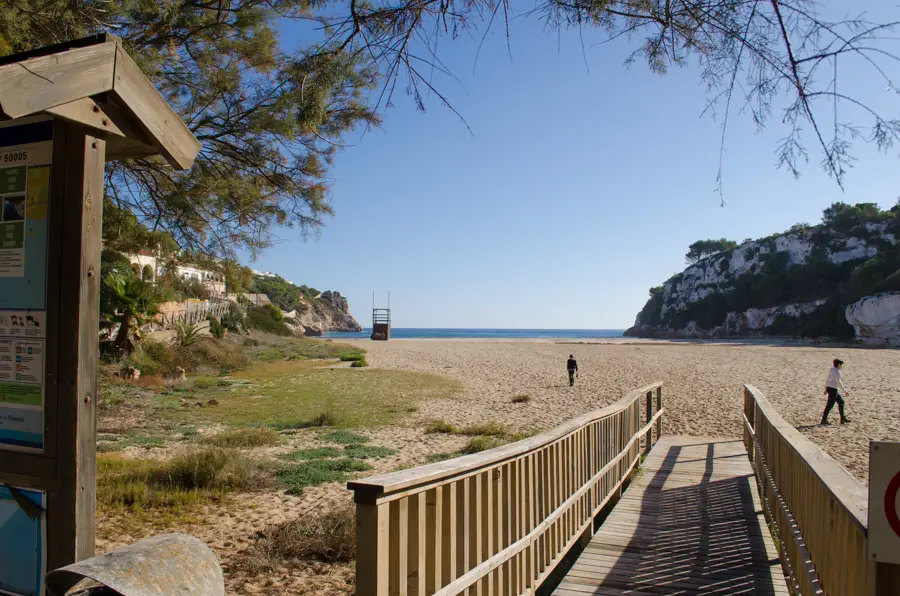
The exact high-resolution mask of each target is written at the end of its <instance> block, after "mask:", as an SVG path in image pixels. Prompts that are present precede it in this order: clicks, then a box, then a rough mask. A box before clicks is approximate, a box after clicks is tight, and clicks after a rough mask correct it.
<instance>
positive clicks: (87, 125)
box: [0, 35, 200, 595]
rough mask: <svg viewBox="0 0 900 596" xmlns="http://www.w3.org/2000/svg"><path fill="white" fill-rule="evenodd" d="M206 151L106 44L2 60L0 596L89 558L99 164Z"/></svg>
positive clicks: (35, 589)
mask: <svg viewBox="0 0 900 596" xmlns="http://www.w3.org/2000/svg"><path fill="white" fill-rule="evenodd" d="M199 150H200V143H199V142H198V141H197V139H196V138H194V136H193V134H192V133H191V131H190V130H189V129H188V128H187V127H186V126H185V125H184V123H183V122H182V121H181V119H180V117H179V116H178V114H176V113H175V111H174V110H173V109H172V107H171V106H169V104H168V103H167V102H166V100H165V99H163V97H162V96H161V95H160V94H159V93H158V92H157V90H156V89H155V88H154V87H153V85H152V84H151V83H150V81H149V80H147V78H146V77H145V76H144V75H143V73H141V71H140V69H139V68H138V67H137V66H136V65H135V63H134V62H133V61H132V59H131V58H130V57H129V56H128V54H127V53H126V52H125V51H124V50H123V49H122V46H121V44H120V42H119V41H118V40H117V39H116V38H114V37H112V36H107V35H100V36H94V37H90V38H86V39H81V40H76V41H73V42H70V43H67V44H62V45H58V46H51V47H46V48H41V49H39V50H35V51H31V52H24V53H21V54H16V55H13V56H7V57H4V58H0V593H10V594H38V595H39V594H43V593H44V585H43V581H44V580H43V577H44V574H45V573H46V572H47V571H49V570H52V569H56V568H59V567H62V566H64V565H68V564H70V563H73V562H75V561H78V560H81V559H84V558H86V557H90V556H91V555H93V554H94V517H95V489H96V481H95V470H96V404H97V364H98V358H99V344H98V317H99V293H100V282H101V280H100V241H101V227H102V221H101V216H102V212H103V173H104V164H105V163H106V160H119V159H128V158H134V157H147V156H153V155H159V156H162V157H163V158H164V159H165V160H166V161H167V162H168V163H169V164H170V165H171V166H173V167H175V168H178V169H187V168H189V167H190V166H191V164H192V163H193V161H194V158H195V157H196V156H197V153H198V152H199Z"/></svg>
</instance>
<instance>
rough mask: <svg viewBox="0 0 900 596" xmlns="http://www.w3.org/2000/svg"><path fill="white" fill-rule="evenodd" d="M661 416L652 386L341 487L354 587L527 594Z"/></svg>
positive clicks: (586, 524)
mask: <svg viewBox="0 0 900 596" xmlns="http://www.w3.org/2000/svg"><path fill="white" fill-rule="evenodd" d="M654 403H655V407H654ZM642 404H645V405H644V407H643V408H642V407H641V406H642ZM642 409H643V415H642ZM662 413H663V409H662V383H655V384H653V385H648V386H647V387H643V388H641V389H638V390H636V391H633V392H631V393H629V394H628V395H627V396H626V397H624V398H623V399H621V400H619V401H618V402H616V403H614V404H612V405H610V406H607V407H605V408H602V409H600V410H597V411H595V412H591V413H590V414H585V415H583V416H580V417H578V418H575V419H573V420H570V421H569V422H567V423H565V424H563V425H561V426H559V427H557V428H555V429H553V430H550V431H547V432H544V433H542V434H540V435H536V436H534V437H531V438H528V439H525V440H523V441H519V442H517V443H513V444H510V445H505V446H503V447H499V448H497V449H492V450H490V451H485V452H483V453H478V454H474V455H469V456H465V457H461V458H458V459H453V460H450V461H446V462H440V463H436V464H432V465H428V466H423V467H419V468H414V469H411V470H403V471H400V472H395V473H392V474H386V475H383V476H376V477H372V478H368V479H364V480H359V481H355V482H351V483H349V485H348V488H350V489H351V490H353V491H354V492H355V501H356V504H357V505H356V521H357V560H356V592H357V594H358V595H359V596H370V595H378V596H385V595H396V594H404V595H405V594H409V595H422V596H424V595H430V594H440V595H450V594H458V593H463V592H467V591H468V593H470V594H480V595H484V596H487V595H493V596H502V595H518V594H528V593H533V591H534V589H535V588H536V587H537V586H539V585H540V583H541V582H542V581H543V580H544V579H546V578H547V576H548V575H549V574H550V573H551V572H552V571H553V569H554V568H555V567H556V565H557V564H558V563H559V562H560V560H561V559H562V558H563V556H564V555H565V554H566V552H568V550H569V549H570V548H571V547H572V546H573V545H575V543H576V542H578V541H586V540H588V539H589V538H590V536H591V534H592V533H593V523H594V517H595V516H596V514H597V513H599V511H600V510H601V509H602V508H603V507H604V506H605V505H606V504H607V503H610V502H611V501H613V500H614V499H615V498H617V497H618V496H619V495H621V490H622V485H623V483H624V481H625V480H626V478H628V477H629V475H630V474H631V473H632V471H633V470H634V469H635V467H636V466H637V465H638V464H639V462H640V459H641V453H642V451H643V452H646V451H649V449H650V447H651V446H652V445H653V443H654V441H655V439H658V438H659V436H660V434H661V433H662ZM654 428H655V430H656V432H655V433H654ZM654 434H655V437H654Z"/></svg>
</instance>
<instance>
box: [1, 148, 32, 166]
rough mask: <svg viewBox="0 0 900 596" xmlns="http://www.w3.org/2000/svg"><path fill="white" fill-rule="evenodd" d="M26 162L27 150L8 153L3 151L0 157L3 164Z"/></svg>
mask: <svg viewBox="0 0 900 596" xmlns="http://www.w3.org/2000/svg"><path fill="white" fill-rule="evenodd" d="M27 162H28V152H27V151H10V152H9V153H4V154H3V157H2V158H0V163H2V164H3V165H13V164H19V163H27Z"/></svg>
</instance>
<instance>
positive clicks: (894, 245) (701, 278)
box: [625, 203, 900, 345]
mask: <svg viewBox="0 0 900 596" xmlns="http://www.w3.org/2000/svg"><path fill="white" fill-rule="evenodd" d="M898 236H900V204H898V206H897V207H894V208H893V209H891V210H889V211H881V210H880V209H879V208H878V206H877V205H875V204H872V203H861V204H857V205H853V206H851V205H845V204H843V203H835V204H834V205H832V206H831V207H829V208H828V209H826V210H825V213H824V217H823V223H822V224H821V225H818V226H808V225H805V224H800V225H797V226H794V227H792V228H791V229H790V230H788V231H787V232H785V233H783V234H776V235H773V236H770V237H768V238H763V239H760V240H748V241H744V242H743V243H741V244H740V245H735V243H727V241H724V240H722V241H705V242H700V243H696V244H702V245H704V246H706V245H707V244H715V243H717V242H720V243H725V244H724V245H725V246H729V245H730V246H734V248H729V249H727V250H722V251H720V252H716V253H714V254H709V255H705V256H702V258H698V259H697V260H696V262H694V263H692V264H691V265H690V266H689V267H687V268H686V269H685V270H684V271H682V272H681V273H679V274H677V275H674V276H672V277H671V278H669V279H668V280H667V281H666V282H665V283H664V284H663V285H662V286H659V287H656V288H652V289H651V290H650V299H649V300H648V301H647V304H646V305H645V306H644V308H643V309H642V310H641V312H640V313H639V314H638V315H637V318H636V320H635V324H634V326H633V327H632V328H630V329H628V330H627V331H626V332H625V335H626V336H629V337H668V338H735V337H741V338H743V337H805V338H831V339H838V340H848V339H854V338H855V339H858V340H860V341H863V342H866V343H874V344H885V345H900V245H898V242H897V238H898ZM695 246H696V245H692V247H691V248H692V252H691V253H689V254H688V258H689V259H691V258H692V257H695V256H696V254H695V251H694V247H695ZM701 254H702V253H701Z"/></svg>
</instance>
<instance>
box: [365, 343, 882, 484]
mask: <svg viewBox="0 0 900 596" xmlns="http://www.w3.org/2000/svg"><path fill="white" fill-rule="evenodd" d="M360 345H361V346H363V347H365V348H366V349H367V350H368V351H369V356H368V358H369V362H370V364H371V365H372V366H377V367H383V368H395V369H403V370H416V371H426V372H435V373H441V374H446V375H452V376H454V377H457V378H459V379H461V380H462V381H463V382H464V384H465V389H464V390H463V393H462V394H461V395H459V396H458V398H457V399H453V400H446V401H440V402H430V403H427V404H423V405H422V407H421V408H420V411H419V414H418V416H419V421H420V422H422V421H424V420H427V419H443V420H446V421H448V422H452V423H459V424H463V423H472V422H483V421H486V420H496V421H498V422H502V423H504V424H507V425H509V426H511V427H513V428H515V429H521V430H525V429H533V428H550V427H553V426H555V425H557V424H559V423H561V422H563V421H565V420H567V419H569V418H571V417H573V416H576V415H578V414H581V413H584V412H588V411H590V410H593V409H596V408H599V407H601V406H604V405H606V404H609V403H611V402H614V401H615V400H617V399H619V398H620V397H622V396H624V395H625V394H626V393H628V392H629V391H630V390H632V389H636V388H638V387H641V386H643V385H646V384H649V383H652V382H654V381H663V383H664V386H663V405H664V407H665V409H666V413H665V414H664V423H663V424H664V432H666V433H670V434H684V435H695V436H715V437H732V436H733V437H738V436H740V434H741V412H742V404H743V397H742V385H743V383H750V384H752V385H755V386H756V387H758V388H759V389H761V390H762V391H763V393H765V395H766V396H767V397H768V398H769V400H770V401H771V402H772V403H773V404H774V405H775V407H776V408H777V409H778V411H779V412H780V413H781V415H782V416H783V417H784V418H785V419H786V420H787V421H788V422H789V423H791V424H793V425H794V426H796V427H797V428H798V429H800V431H801V432H802V433H803V434H804V435H805V436H807V437H808V438H809V439H810V440H812V441H814V442H815V443H816V444H818V445H819V446H821V447H822V448H823V449H825V450H826V451H827V452H828V453H829V454H830V455H831V456H832V457H834V458H835V459H836V460H837V461H838V462H840V463H841V464H842V465H844V466H845V467H846V468H848V469H849V470H850V471H851V472H852V473H853V475H854V476H856V477H857V478H858V479H860V480H861V481H863V482H866V481H867V474H868V442H869V441H870V440H893V441H898V440H900V351H897V350H877V349H865V348H847V347H814V346H798V345H778V346H776V345H760V344H734V343H688V342H651V341H647V342H633V341H622V340H617V341H611V342H597V343H563V342H562V341H560V342H553V341H464V340H453V341H438V340H401V341H390V342H385V343H383V342H360ZM569 353H574V355H575V357H576V358H577V360H578V364H579V368H580V378H579V379H578V381H577V382H576V385H575V387H574V388H570V387H569V386H568V378H567V375H566V371H565V361H566V357H567V356H568V355H569ZM834 358H841V359H842V360H844V361H845V365H844V382H845V384H846V385H847V387H848V389H850V393H849V397H848V398H847V415H848V417H849V418H850V419H851V421H852V423H851V424H848V425H845V426H841V425H839V424H837V422H838V418H839V417H838V412H837V408H835V409H834V410H833V411H832V413H831V416H830V420H831V421H832V423H833V425H832V426H830V427H820V426H818V423H819V420H820V419H821V416H822V410H823V408H824V406H825V396H824V395H823V392H824V385H825V377H826V374H827V373H828V369H829V368H830V366H831V360H832V359H834ZM518 394H528V395H530V396H531V398H532V399H531V401H529V402H528V403H522V404H513V403H512V401H511V400H512V398H513V396H515V395H518Z"/></svg>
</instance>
